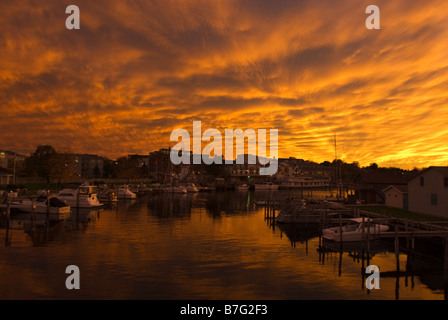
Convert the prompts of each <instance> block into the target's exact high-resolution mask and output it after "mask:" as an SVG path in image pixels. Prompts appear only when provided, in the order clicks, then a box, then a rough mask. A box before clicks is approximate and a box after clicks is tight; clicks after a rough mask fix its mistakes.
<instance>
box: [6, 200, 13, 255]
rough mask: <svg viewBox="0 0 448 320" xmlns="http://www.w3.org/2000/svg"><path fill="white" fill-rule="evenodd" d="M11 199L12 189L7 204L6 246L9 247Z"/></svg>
mask: <svg viewBox="0 0 448 320" xmlns="http://www.w3.org/2000/svg"><path fill="white" fill-rule="evenodd" d="M11 201H12V191H10V192H9V196H8V202H7V205H6V235H5V247H9V219H10V217H11Z"/></svg>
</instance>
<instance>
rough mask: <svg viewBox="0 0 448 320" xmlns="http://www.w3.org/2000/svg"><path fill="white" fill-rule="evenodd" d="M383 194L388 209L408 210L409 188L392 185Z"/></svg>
mask: <svg viewBox="0 0 448 320" xmlns="http://www.w3.org/2000/svg"><path fill="white" fill-rule="evenodd" d="M383 193H384V200H385V205H386V207H393V208H399V209H404V210H408V208H409V205H408V186H403V185H390V186H388V187H387V188H385V189H384V190H383Z"/></svg>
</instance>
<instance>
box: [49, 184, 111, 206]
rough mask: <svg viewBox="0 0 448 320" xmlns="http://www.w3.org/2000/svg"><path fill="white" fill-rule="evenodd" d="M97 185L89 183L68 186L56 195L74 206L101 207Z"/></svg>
mask: <svg viewBox="0 0 448 320" xmlns="http://www.w3.org/2000/svg"><path fill="white" fill-rule="evenodd" d="M96 188H97V187H96V186H90V185H88V184H87V183H84V184H81V185H79V186H77V187H76V186H73V187H68V188H65V189H63V190H61V191H60V192H59V193H58V194H57V195H56V197H57V198H58V199H59V200H62V201H64V202H65V203H66V204H67V205H69V206H70V207H72V208H96V207H101V206H102V205H103V204H102V203H100V201H99V200H98V196H97V190H96Z"/></svg>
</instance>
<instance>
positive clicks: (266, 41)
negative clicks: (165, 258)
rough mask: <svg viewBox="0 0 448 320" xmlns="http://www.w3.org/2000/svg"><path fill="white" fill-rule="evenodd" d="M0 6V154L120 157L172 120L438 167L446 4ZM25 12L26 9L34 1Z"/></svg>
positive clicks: (165, 134)
mask: <svg viewBox="0 0 448 320" xmlns="http://www.w3.org/2000/svg"><path fill="white" fill-rule="evenodd" d="M375 2H376V4H377V5H378V6H379V7H380V9H381V29H380V30H367V29H366V28H365V26H364V21H365V19H366V17H367V15H366V14H365V13H364V11H365V8H366V7H367V5H369V4H373V3H370V2H367V1H361V2H359V3H358V4H354V3H353V1H349V0H341V1H338V2H337V3H334V4H333V3H329V2H328V1H313V2H310V1H297V0H295V1H289V0H282V1H271V0H231V1H229V0H222V1H220V0H216V1H200V0H194V1H191V0H189V1H181V0H175V1H174V0H173V1H161V0H159V1H95V2H91V1H85V0H82V1H76V4H77V5H78V6H79V8H80V11H81V29H80V30H71V31H69V30H67V29H65V18H66V16H67V15H66V14H65V7H66V6H67V5H69V4H72V3H69V2H68V1H63V2H61V1H57V0H46V1H41V2H39V4H38V5H36V3H35V2H33V1H22V2H21V3H20V4H17V3H12V2H9V3H2V4H1V5H0V9H1V10H2V12H3V14H2V17H1V18H0V28H1V30H2V34H1V35H0V56H1V57H2V59H0V112H1V115H2V116H1V118H0V128H2V130H1V131H0V148H5V149H12V150H16V151H18V152H22V153H29V152H32V151H33V150H34V148H35V146H36V145H38V144H52V145H54V146H56V147H58V146H65V145H70V146H72V148H73V149H74V151H78V152H88V153H97V154H103V155H106V156H110V157H117V156H120V155H124V154H128V153H147V152H150V151H152V150H155V149H157V148H161V147H167V146H168V145H170V144H171V145H172V144H173V143H172V142H170V141H169V137H170V133H171V131H172V130H173V129H175V128H186V129H189V128H191V125H192V122H193V120H201V121H202V123H203V128H204V129H206V127H215V128H219V129H222V130H224V128H242V129H245V128H254V129H258V128H265V129H270V128H272V129H274V128H275V129H279V153H280V156H281V157H289V156H296V157H300V158H304V159H309V160H314V161H324V160H332V158H333V156H334V150H333V135H334V134H335V133H337V136H338V149H339V152H338V154H339V156H340V157H341V158H342V159H343V160H345V161H347V162H351V161H359V162H360V164H361V165H366V164H369V163H371V162H377V163H379V164H380V165H385V166H389V165H390V166H401V167H406V168H412V167H413V166H418V167H423V166H429V165H447V163H448V147H447V146H446V143H445V141H447V140H448V139H447V138H448V129H447V128H446V123H447V121H448V107H447V102H448V93H447V90H446V88H447V87H448V72H447V71H448V67H447V65H448V56H447V52H448V44H447V42H446V39H447V36H448V29H447V28H446V26H445V24H446V20H447V18H448V10H443V9H442V8H444V7H446V4H445V2H444V1H443V0H432V1H426V2H424V3H423V2H418V3H412V4H411V3H409V2H408V1H404V0H402V1H394V2H393V3H392V2H390V1H379V0H378V1H375ZM36 6H37V7H36Z"/></svg>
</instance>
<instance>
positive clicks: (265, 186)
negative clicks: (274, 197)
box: [255, 182, 280, 190]
mask: <svg viewBox="0 0 448 320" xmlns="http://www.w3.org/2000/svg"><path fill="white" fill-rule="evenodd" d="M279 187H280V186H279V185H278V184H274V183H272V182H264V183H258V184H255V190H278V188H279Z"/></svg>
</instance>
